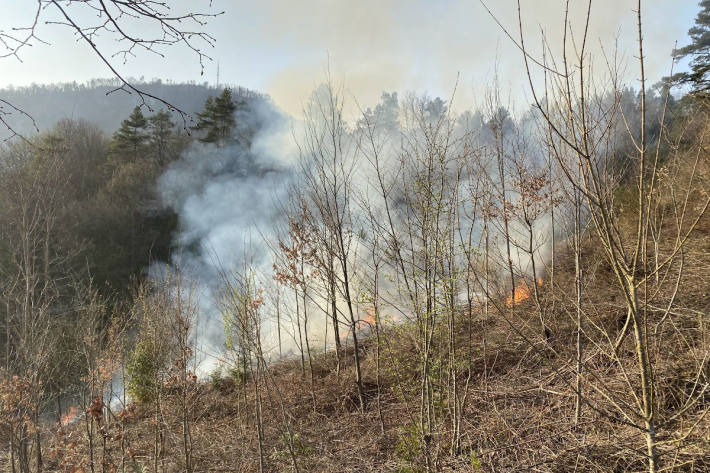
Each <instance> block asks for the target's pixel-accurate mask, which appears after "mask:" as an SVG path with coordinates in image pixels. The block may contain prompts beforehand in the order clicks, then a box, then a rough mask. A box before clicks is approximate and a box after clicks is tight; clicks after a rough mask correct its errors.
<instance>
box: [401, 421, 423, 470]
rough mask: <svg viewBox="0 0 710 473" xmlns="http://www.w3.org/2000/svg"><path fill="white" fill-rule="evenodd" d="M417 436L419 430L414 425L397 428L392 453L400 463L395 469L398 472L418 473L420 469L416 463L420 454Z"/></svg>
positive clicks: (418, 436) (418, 435)
mask: <svg viewBox="0 0 710 473" xmlns="http://www.w3.org/2000/svg"><path fill="white" fill-rule="evenodd" d="M419 438H420V432H419V428H418V427H417V426H416V425H413V424H411V425H407V426H404V427H402V428H400V429H399V432H398V435H397V444H396V445H395V447H394V454H395V456H396V457H397V458H398V459H399V461H400V463H401V465H400V467H399V469H398V470H397V471H399V472H400V473H419V472H420V471H422V469H421V467H420V466H419V465H418V461H419V459H420V457H421V454H422V447H421V443H420V441H419Z"/></svg>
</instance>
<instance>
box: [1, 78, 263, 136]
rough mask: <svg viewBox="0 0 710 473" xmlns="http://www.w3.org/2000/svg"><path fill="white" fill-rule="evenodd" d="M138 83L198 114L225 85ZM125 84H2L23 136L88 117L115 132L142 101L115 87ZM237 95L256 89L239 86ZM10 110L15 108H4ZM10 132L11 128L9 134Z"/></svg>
mask: <svg viewBox="0 0 710 473" xmlns="http://www.w3.org/2000/svg"><path fill="white" fill-rule="evenodd" d="M135 84H136V86H137V87H139V88H140V90H141V91H144V92H145V93H146V94H150V95H152V96H155V97H160V98H161V99H163V100H165V101H166V102H168V103H170V104H172V105H173V106H174V107H175V108H177V109H180V110H182V111H184V112H185V113H187V114H189V115H191V116H193V117H194V116H195V114H196V113H198V112H199V111H201V110H202V108H203V107H204V104H205V100H206V99H207V97H209V96H210V95H212V96H214V95H218V94H219V93H220V92H221V90H222V88H223V87H220V86H215V85H209V84H207V83H203V84H184V83H172V82H163V81H161V80H153V81H150V82H143V81H140V80H137V81H135ZM120 85H121V83H120V81H118V80H116V79H96V80H92V81H89V82H87V83H68V84H33V85H30V86H26V87H7V88H4V89H0V96H1V97H3V99H4V100H6V101H7V102H8V103H10V104H12V105H13V106H14V107H16V108H17V109H19V110H21V111H22V112H24V113H20V112H19V111H18V110H14V113H13V120H12V124H13V129H14V130H15V131H16V132H18V133H20V134H22V135H32V134H34V133H36V132H37V130H38V129H39V131H40V132H46V131H48V130H49V129H50V128H51V127H53V126H54V125H55V124H56V123H57V122H58V121H60V120H62V119H65V118H66V119H70V120H86V121H88V122H90V123H92V124H94V125H95V126H96V127H97V128H98V129H100V130H101V131H102V132H104V133H106V134H111V133H113V132H114V131H115V130H116V129H117V128H118V127H119V126H120V124H121V120H123V119H124V118H125V117H127V116H128V114H129V113H130V112H131V110H132V109H133V107H135V106H136V105H140V104H142V103H143V99H142V98H141V97H140V96H138V95H137V94H135V93H133V94H130V93H127V92H125V91H123V90H117V88H119V87H120ZM237 89H238V90H237V92H238V93H239V94H244V95H249V94H252V92H250V91H247V90H239V88H237ZM146 105H147V106H148V107H150V108H153V109H156V110H160V109H161V108H163V109H164V108H166V107H165V105H164V104H163V103H160V102H158V101H157V100H152V99H150V98H148V99H147V100H146ZM6 109H7V110H6V111H7V112H10V113H12V112H13V110H12V109H10V108H8V107H6ZM174 120H176V124H177V125H179V127H180V128H184V127H185V125H187V126H188V127H189V126H193V125H194V124H195V123H191V122H190V121H189V119H188V121H187V123H183V121H182V120H181V119H179V116H178V115H177V114H175V116H174ZM6 134H7V133H6Z"/></svg>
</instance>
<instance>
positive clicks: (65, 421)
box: [59, 407, 79, 427]
mask: <svg viewBox="0 0 710 473" xmlns="http://www.w3.org/2000/svg"><path fill="white" fill-rule="evenodd" d="M78 415H79V411H78V410H77V408H76V407H70V408H69V412H67V413H66V414H64V415H63V416H62V418H61V420H60V421H59V423H60V424H61V425H62V427H66V426H67V425H69V424H71V423H72V422H74V421H75V420H76V418H77V416H78Z"/></svg>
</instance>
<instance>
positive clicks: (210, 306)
mask: <svg viewBox="0 0 710 473" xmlns="http://www.w3.org/2000/svg"><path fill="white" fill-rule="evenodd" d="M235 118H236V129H235V130H234V133H233V139H232V140H230V141H228V142H227V143H226V144H221V145H216V144H208V143H202V142H199V141H197V140H196V141H194V142H193V143H192V144H191V145H190V147H189V148H188V149H187V150H186V151H185V152H184V153H183V155H182V156H181V158H180V159H179V160H178V161H176V162H175V163H173V164H172V165H171V166H170V167H169V169H168V170H167V171H166V172H165V173H164V174H163V175H162V176H161V177H160V179H159V182H158V186H159V193H160V196H161V198H162V200H163V202H164V204H165V205H168V206H170V207H171V208H172V209H174V211H175V212H176V213H177V214H178V216H179V228H178V235H177V236H176V238H177V240H176V246H177V248H176V251H175V253H174V256H173V264H174V265H175V266H176V267H179V268H180V269H181V270H182V271H183V272H184V274H185V275H186V276H187V277H189V278H190V279H191V280H193V283H194V284H196V286H197V297H198V304H199V307H198V310H199V317H198V326H197V328H196V331H197V333H196V336H197V345H198V350H199V352H200V353H201V354H202V357H201V358H202V360H201V363H202V365H203V366H202V368H201V370H202V371H205V370H206V369H207V368H205V367H211V366H214V365H215V362H216V357H219V356H220V353H221V351H222V347H223V345H224V329H223V322H222V318H221V315H220V312H219V308H218V301H219V291H220V287H221V285H222V284H223V281H222V276H223V274H224V273H225V272H230V271H233V270H241V269H243V267H244V265H245V264H247V265H249V266H250V267H252V268H254V269H255V270H256V271H257V272H260V273H262V274H266V273H268V272H269V271H270V269H271V265H272V256H271V250H270V247H269V245H270V242H271V241H273V237H274V234H273V232H274V229H275V228H276V227H277V226H278V223H279V222H280V221H281V220H282V218H283V215H282V212H281V210H280V209H281V205H280V202H282V201H284V200H285V198H286V192H287V189H288V187H289V182H290V181H291V179H292V176H293V167H294V165H295V156H296V149H295V147H294V146H293V140H292V138H291V123H290V121H289V119H288V118H287V117H286V116H285V115H284V114H283V113H282V112H280V111H279V110H278V109H277V108H276V107H275V106H274V105H273V104H272V103H271V102H269V101H267V100H264V99H261V98H252V99H250V100H249V102H248V104H247V106H246V107H243V108H240V110H239V111H238V112H237V113H236V117H235ZM161 271H162V268H158V267H153V268H152V274H153V276H154V277H160V274H161ZM265 331H268V327H265Z"/></svg>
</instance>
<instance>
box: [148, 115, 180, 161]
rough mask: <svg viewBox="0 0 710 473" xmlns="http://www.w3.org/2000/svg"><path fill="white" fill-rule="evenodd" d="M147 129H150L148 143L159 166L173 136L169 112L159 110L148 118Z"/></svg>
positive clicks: (172, 124)
mask: <svg viewBox="0 0 710 473" xmlns="http://www.w3.org/2000/svg"><path fill="white" fill-rule="evenodd" d="M148 122H149V123H148V129H149V130H150V136H149V140H150V144H151V147H152V148H153V152H154V153H155V159H156V161H157V162H158V164H160V165H161V166H162V165H163V164H165V162H166V159H167V155H168V150H169V146H170V142H171V140H172V138H173V135H174V132H173V129H174V128H175V123H173V121H172V120H171V117H170V113H169V112H167V111H165V110H159V111H158V112H157V113H156V114H155V115H153V116H151V117H150V118H149V119H148Z"/></svg>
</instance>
